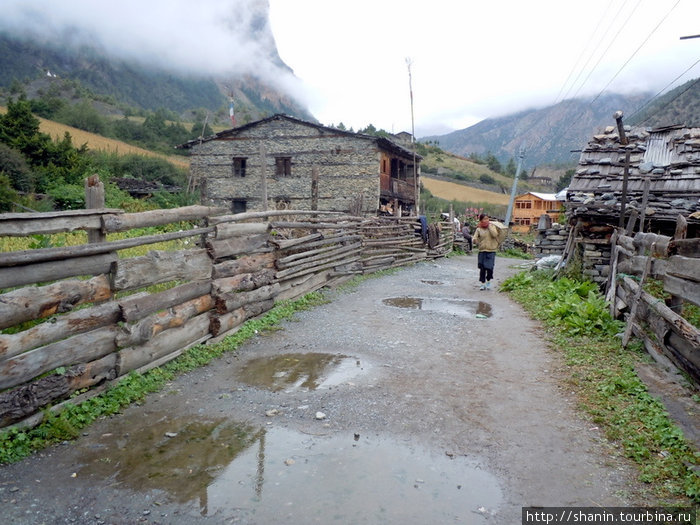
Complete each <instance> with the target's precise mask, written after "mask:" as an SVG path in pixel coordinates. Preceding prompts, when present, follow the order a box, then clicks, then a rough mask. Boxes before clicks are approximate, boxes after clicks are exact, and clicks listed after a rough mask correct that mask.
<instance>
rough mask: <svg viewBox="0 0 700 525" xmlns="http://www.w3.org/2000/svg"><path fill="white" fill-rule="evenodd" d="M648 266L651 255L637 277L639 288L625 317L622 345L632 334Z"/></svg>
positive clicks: (625, 345)
mask: <svg viewBox="0 0 700 525" xmlns="http://www.w3.org/2000/svg"><path fill="white" fill-rule="evenodd" d="M651 251H652V252H653V251H654V244H652V247H651ZM649 268H651V255H648V256H647V258H646V265H645V266H644V271H643V272H642V277H641V278H640V279H639V288H638V290H637V292H636V293H635V295H634V299H633V302H632V309H631V310H630V314H629V318H628V319H627V326H625V332H624V334H623V335H622V346H623V347H627V343H629V340H630V336H631V335H632V324H633V323H634V322H635V317H636V315H637V308H638V307H639V301H640V298H641V295H642V291H643V286H644V280H645V279H646V277H647V274H648V273H649Z"/></svg>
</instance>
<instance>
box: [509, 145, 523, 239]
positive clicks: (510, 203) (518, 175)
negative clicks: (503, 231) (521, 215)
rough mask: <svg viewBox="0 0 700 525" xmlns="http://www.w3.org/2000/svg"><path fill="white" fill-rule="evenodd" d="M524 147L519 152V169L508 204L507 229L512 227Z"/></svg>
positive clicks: (516, 172)
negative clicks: (511, 222)
mask: <svg viewBox="0 0 700 525" xmlns="http://www.w3.org/2000/svg"><path fill="white" fill-rule="evenodd" d="M523 156H524V153H523V147H522V146H520V150H519V151H518V167H517V169H516V170H515V178H514V179H513V187H512V188H511V190H510V201H509V202H508V211H506V227H509V226H510V216H511V214H512V213H513V202H514V201H515V192H516V190H517V189H518V177H520V169H521V168H522V166H523Z"/></svg>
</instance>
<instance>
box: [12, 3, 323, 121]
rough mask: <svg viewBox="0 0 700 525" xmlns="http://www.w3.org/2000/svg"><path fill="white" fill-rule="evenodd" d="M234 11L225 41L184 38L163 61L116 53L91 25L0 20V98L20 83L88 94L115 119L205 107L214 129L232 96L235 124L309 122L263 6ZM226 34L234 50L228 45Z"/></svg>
mask: <svg viewBox="0 0 700 525" xmlns="http://www.w3.org/2000/svg"><path fill="white" fill-rule="evenodd" d="M238 7H240V9H237V10H233V11H232V12H228V13H225V14H224V15H223V16H224V18H223V19H222V20H221V21H220V23H219V26H221V25H223V26H225V29H223V30H221V29H220V33H217V36H221V37H222V38H223V39H224V40H223V41H222V42H220V43H219V42H217V44H218V45H215V46H209V47H208V48H204V49H203V50H202V49H201V47H198V48H196V49H190V48H194V47H195V46H194V45H193V44H194V43H196V42H199V41H200V40H201V38H200V37H194V36H191V35H182V38H181V42H182V46H181V48H178V52H179V53H180V54H179V55H173V56H169V57H167V60H169V62H167V63H166V60H165V59H162V57H161V55H162V54H165V52H164V51H163V49H141V50H140V52H139V53H134V52H133V50H131V51H129V52H127V51H126V50H125V49H121V50H120V49H117V47H119V46H110V45H109V44H107V43H106V41H103V40H102V38H101V36H100V35H99V34H92V33H91V32H90V31H91V28H90V27H82V28H78V27H76V28H64V29H63V31H62V32H61V31H58V30H57V29H56V28H54V27H47V28H46V30H45V31H42V30H40V29H39V30H37V29H36V28H33V27H29V26H27V27H25V26H20V25H19V24H16V25H14V26H13V25H12V24H10V21H8V20H5V21H2V20H0V98H2V95H4V96H5V98H7V96H8V94H16V93H17V92H18V91H17V89H15V88H16V87H17V85H18V84H19V85H21V87H22V89H23V90H24V91H25V92H27V94H28V96H29V98H33V97H32V95H34V96H37V93H38V94H39V95H40V94H42V93H46V92H48V91H49V90H53V93H57V92H59V91H60V95H59V96H61V97H73V98H83V97H86V96H87V97H88V98H92V99H98V100H100V101H102V102H106V103H108V104H111V105H112V106H113V108H112V109H110V112H112V113H114V114H118V113H119V112H122V113H123V112H124V111H131V112H133V110H134V109H135V110H140V109H145V110H151V111H154V110H158V109H166V110H170V111H172V112H174V113H176V114H179V115H181V116H183V117H187V116H189V115H191V114H192V111H194V110H198V109H205V110H207V111H208V112H209V115H210V118H209V124H216V123H217V122H220V123H225V122H226V121H228V122H230V120H229V98H230V97H232V98H233V99H234V101H235V108H236V117H237V122H238V123H246V122H248V121H251V120H257V119H259V118H263V117H266V116H269V115H272V114H274V113H286V114H290V115H293V116H296V117H299V118H304V119H307V120H314V119H313V117H312V116H311V114H310V113H309V112H308V110H307V109H306V108H305V107H304V106H303V105H302V104H301V103H299V102H298V101H297V100H295V99H294V98H293V97H292V96H290V95H289V94H288V93H286V92H285V91H286V88H283V87H282V86H283V85H284V83H285V82H286V83H289V82H292V81H293V79H294V74H293V71H292V70H291V68H289V66H287V65H286V64H285V63H284V62H283V61H282V59H281V58H280V56H279V53H278V51H277V46H276V43H275V39H274V36H273V35H272V31H271V29H270V24H269V3H268V1H267V0H245V1H244V2H241V3H240V5H239V6H238ZM36 16H38V17H39V18H41V16H40V14H36ZM76 18H79V17H76ZM217 27H218V26H217ZM222 31H223V32H222ZM125 34H128V32H127V31H125ZM229 35H233V36H235V40H234V41H235V42H236V43H237V44H238V45H232V42H234V41H232V40H226V37H227V36H229ZM188 38H190V40H188ZM226 46H228V47H226ZM183 49H186V50H187V53H188V60H189V62H187V63H184V62H183V60H184V57H183V55H182V53H183V51H182V50H183ZM178 59H179V60H178ZM193 61H195V62H196V65H193V63H192V62H193ZM195 71H198V72H195ZM59 85H60V89H59ZM12 90H14V93H12ZM3 92H4V93H3ZM71 103H75V100H72V101H71Z"/></svg>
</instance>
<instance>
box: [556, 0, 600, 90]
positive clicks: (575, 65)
mask: <svg viewBox="0 0 700 525" xmlns="http://www.w3.org/2000/svg"><path fill="white" fill-rule="evenodd" d="M611 7H612V3H609V4H608V6H607V7H606V8H605V11H604V12H603V15H602V16H601V17H600V19H599V20H598V24H596V26H595V29H594V30H593V32H592V33H591V36H590V37H589V39H588V42H589V43H590V41H591V40H593V37H594V36H595V35H596V33H597V32H598V29H599V28H600V26H601V24H602V23H603V20H605V17H606V15H607V14H608V11H609V10H610V8H611ZM587 47H588V46H584V48H583V49H582V50H581V54H580V55H579V56H578V58H577V59H576V62H574V65H573V66H572V67H571V71H569V74H568V75H567V77H566V80H564V83H563V84H562V86H561V88H560V89H559V93H558V94H557V98H555V99H554V104H557V103H558V102H559V97H560V96H561V94H562V92H563V91H564V88H565V87H566V85H567V84H568V83H569V79H570V78H571V75H572V74H573V73H574V71H575V70H576V68H577V67H578V65H579V63H580V62H581V59H582V58H583V55H584V54H585V53H586V48H587ZM589 60H590V58H589ZM584 67H585V66H584ZM579 76H580V73H579ZM569 89H571V88H569ZM567 93H568V91H567Z"/></svg>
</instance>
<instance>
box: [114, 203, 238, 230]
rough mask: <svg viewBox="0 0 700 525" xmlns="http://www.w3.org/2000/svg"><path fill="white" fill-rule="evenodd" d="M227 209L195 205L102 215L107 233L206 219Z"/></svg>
mask: <svg viewBox="0 0 700 525" xmlns="http://www.w3.org/2000/svg"><path fill="white" fill-rule="evenodd" d="M226 211H227V209H226V208H219V207H213V206H199V205H195V206H184V207H182V208H172V209H159V210H150V211H143V212H138V213H123V214H121V215H104V216H103V217H102V231H103V232H105V233H111V232H121V231H126V230H132V229H134V228H146V227H148V226H159V225H162V224H170V223H172V222H182V221H193V220H197V219H205V218H208V217H210V216H212V215H221V214H223V213H226Z"/></svg>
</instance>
